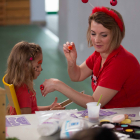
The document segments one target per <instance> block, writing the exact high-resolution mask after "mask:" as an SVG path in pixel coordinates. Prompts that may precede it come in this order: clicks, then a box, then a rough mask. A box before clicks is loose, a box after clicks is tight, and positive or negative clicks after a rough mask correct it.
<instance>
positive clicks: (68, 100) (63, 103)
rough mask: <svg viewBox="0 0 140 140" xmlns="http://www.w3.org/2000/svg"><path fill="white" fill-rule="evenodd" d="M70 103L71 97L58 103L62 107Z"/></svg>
mask: <svg viewBox="0 0 140 140" xmlns="http://www.w3.org/2000/svg"><path fill="white" fill-rule="evenodd" d="M80 93H82V94H84V91H81V92H80ZM71 103H73V101H72V100H71V99H67V100H65V101H63V102H62V103H60V105H61V106H62V107H66V106H68V105H70V104H71Z"/></svg>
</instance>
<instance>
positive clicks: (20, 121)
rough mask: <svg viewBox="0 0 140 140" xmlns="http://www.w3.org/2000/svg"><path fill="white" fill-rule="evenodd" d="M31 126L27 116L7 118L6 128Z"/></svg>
mask: <svg viewBox="0 0 140 140" xmlns="http://www.w3.org/2000/svg"><path fill="white" fill-rule="evenodd" d="M23 125H31V124H30V123H29V121H28V120H27V119H26V118H25V116H20V117H18V116H15V117H6V127H12V126H23Z"/></svg>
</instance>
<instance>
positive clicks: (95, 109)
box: [86, 102, 101, 123]
mask: <svg viewBox="0 0 140 140" xmlns="http://www.w3.org/2000/svg"><path fill="white" fill-rule="evenodd" d="M97 103H98V102H89V103H87V104H86V105H87V109H88V118H89V121H90V122H93V123H96V122H98V121H99V111H100V106H101V104H100V103H99V104H98V106H97Z"/></svg>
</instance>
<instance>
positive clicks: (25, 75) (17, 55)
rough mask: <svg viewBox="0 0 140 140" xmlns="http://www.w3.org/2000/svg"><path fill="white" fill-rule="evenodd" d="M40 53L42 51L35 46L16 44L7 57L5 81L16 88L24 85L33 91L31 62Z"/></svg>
mask: <svg viewBox="0 0 140 140" xmlns="http://www.w3.org/2000/svg"><path fill="white" fill-rule="evenodd" d="M40 53H42V49H41V47H40V46H39V45H37V44H34V43H28V42H25V41H22V42H19V43H17V44H16V45H15V46H14V47H13V49H12V51H11V53H10V55H9V57H8V61H7V65H8V66H7V70H6V74H7V75H6V78H5V81H6V82H7V83H8V84H13V85H14V86H16V87H20V86H21V85H22V84H26V85H27V86H28V87H29V89H30V90H31V91H33V79H34V69H33V66H32V63H31V62H32V61H33V60H34V59H35V58H36V56H37V55H38V54H40Z"/></svg>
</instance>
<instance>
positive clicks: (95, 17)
mask: <svg viewBox="0 0 140 140" xmlns="http://www.w3.org/2000/svg"><path fill="white" fill-rule="evenodd" d="M106 8H107V9H109V8H108V7H106ZM110 10H112V11H114V12H115V13H116V14H117V15H118V17H119V18H120V19H121V21H122V23H123V31H122V32H121V30H120V28H119V26H118V24H117V22H116V21H115V19H114V18H113V17H111V16H109V15H107V14H106V13H104V12H96V13H94V14H92V15H90V16H89V19H88V22H89V27H88V30H87V41H88V45H89V47H91V46H93V44H92V41H91V39H90V38H91V22H92V21H95V22H97V23H99V24H102V25H103V26H104V27H105V28H107V29H109V30H110V31H111V35H112V38H111V42H110V46H111V48H110V49H112V50H113V49H116V48H118V47H119V46H120V44H121V42H122V39H123V38H124V36H125V25H124V21H123V18H122V16H121V14H120V13H119V12H117V11H116V10H114V9H110Z"/></svg>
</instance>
